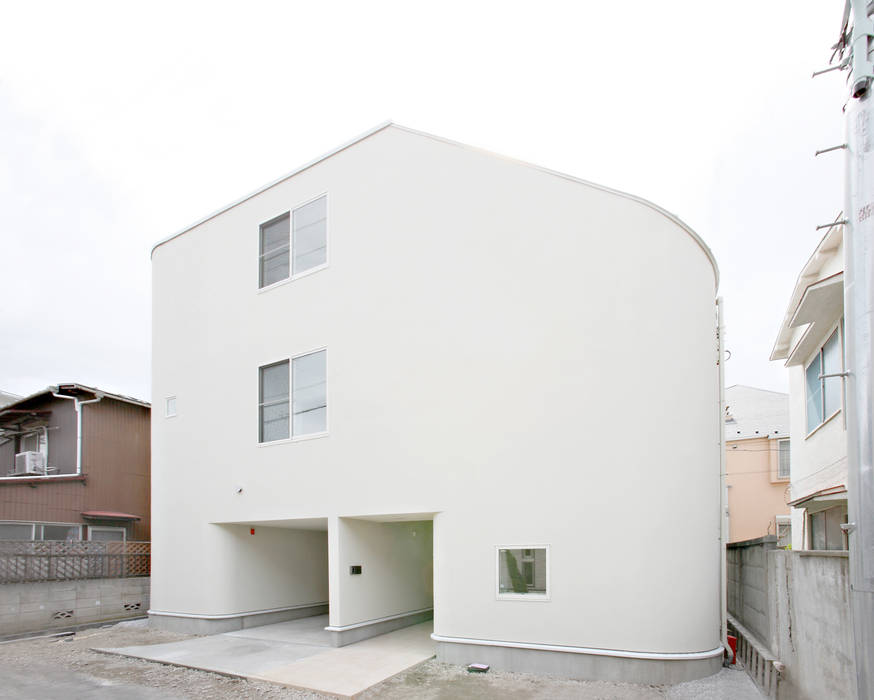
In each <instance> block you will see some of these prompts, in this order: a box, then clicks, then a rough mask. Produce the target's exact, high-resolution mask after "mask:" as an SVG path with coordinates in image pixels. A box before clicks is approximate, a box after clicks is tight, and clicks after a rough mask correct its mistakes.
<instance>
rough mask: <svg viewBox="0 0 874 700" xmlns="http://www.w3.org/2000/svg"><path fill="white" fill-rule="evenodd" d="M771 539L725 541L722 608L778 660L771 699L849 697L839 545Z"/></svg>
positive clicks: (851, 682) (848, 624) (848, 634)
mask: <svg viewBox="0 0 874 700" xmlns="http://www.w3.org/2000/svg"><path fill="white" fill-rule="evenodd" d="M775 546H776V538H775V537H764V538H760V539H758V540H749V541H747V542H735V543H732V544H729V545H728V548H727V552H726V558H727V569H728V590H727V594H728V612H729V614H730V615H731V616H732V617H734V618H735V619H736V620H737V621H738V622H739V623H740V625H741V626H742V627H743V628H745V630H744V633H745V634H747V635H748V636H750V638H751V639H750V641H751V645H752V646H759V647H761V649H760V652H761V653H760V654H759V656H761V657H762V658H766V657H767V658H774V659H776V660H777V661H778V662H779V663H780V669H781V671H780V674H779V682H778V683H777V685H776V688H771V689H770V690H771V691H772V692H773V695H774V696H776V698H777V699H778V700H782V699H783V698H786V699H787V700H788V699H790V698H791V699H792V700H821V699H822V698H829V700H843V699H846V700H851V699H855V698H856V685H855V683H856V666H855V648H854V644H853V624H852V617H851V612H850V581H849V561H848V557H847V552H843V551H785V550H782V549H775Z"/></svg>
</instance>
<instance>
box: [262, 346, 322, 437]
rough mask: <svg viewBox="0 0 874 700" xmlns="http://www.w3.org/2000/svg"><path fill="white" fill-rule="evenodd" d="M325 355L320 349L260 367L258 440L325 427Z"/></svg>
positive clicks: (293, 434)
mask: <svg viewBox="0 0 874 700" xmlns="http://www.w3.org/2000/svg"><path fill="white" fill-rule="evenodd" d="M327 355H328V353H327V351H326V350H319V351H318V352H312V353H309V354H307V355H301V356H299V357H295V358H292V359H291V361H290V362H289V360H283V361H282V362H276V363H274V364H272V365H266V366H264V367H261V368H259V375H260V376H259V382H260V390H259V426H260V427H259V438H258V439H259V441H260V442H273V441H274V440H284V439H287V438H289V437H300V436H302V435H314V434H318V433H324V432H326V431H327V429H328V395H327ZM289 365H290V368H291V372H290V374H289Z"/></svg>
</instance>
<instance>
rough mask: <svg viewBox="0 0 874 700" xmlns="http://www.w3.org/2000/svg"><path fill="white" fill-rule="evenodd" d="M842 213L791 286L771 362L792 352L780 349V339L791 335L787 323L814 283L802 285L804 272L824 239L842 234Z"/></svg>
mask: <svg viewBox="0 0 874 700" xmlns="http://www.w3.org/2000/svg"><path fill="white" fill-rule="evenodd" d="M843 215H844V212H843V211H840V212H838V215H837V216H836V217H835V220H834V222H833V223H832V225H831V226H829V227H828V229H826V232H825V233H824V234H823V237H822V238H821V239H820V240H819V243H817V244H816V248H814V249H813V252H812V253H811V254H810V257H809V258H807V262H805V263H804V265H803V267H802V268H801V270H800V272H799V273H798V277H797V278H796V279H795V285H794V286H793V287H792V293H791V294H790V296H789V304H788V305H787V308H786V312H785V313H784V314H783V320H782V321H780V328H779V329H778V330H777V337H776V338H775V339H774V345H773V346H772V348H771V354H770V355H769V356H768V359H769V360H770V361H771V362H776V361H777V360H787V361H788V359H789V355H791V354H792V347H789V346H786V349H785V350H781V349H780V347H781V341H783V340H784V338H786V337H787V336H789V335H791V333H790V332H789V323H790V322H791V321H792V317H793V316H794V315H795V309H796V308H797V307H798V303H799V302H800V301H801V297H802V296H803V294H804V291H805V290H806V289H807V288H808V287H809V286H810V285H811V284H815V282H811V283H809V284H804V285H803V286H802V282H803V281H804V280H805V279H807V278H806V277H805V274H806V273H807V272H808V271H809V270H810V269H811V268H812V267H813V264H814V262H815V261H816V260H817V259H818V256H819V254H820V252H821V251H822V250H823V249H824V246H825V243H826V241H827V240H831V239H832V237H836V236H837V235H838V233H840V234H841V235H842V236H843V232H844V229H843V226H844V225H843V224H842V223H840V219H841V217H842V216H843Z"/></svg>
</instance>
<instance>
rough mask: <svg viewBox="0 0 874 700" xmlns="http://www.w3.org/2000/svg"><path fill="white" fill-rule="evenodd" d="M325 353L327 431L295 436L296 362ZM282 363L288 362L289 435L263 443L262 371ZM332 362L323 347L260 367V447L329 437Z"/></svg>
mask: <svg viewBox="0 0 874 700" xmlns="http://www.w3.org/2000/svg"><path fill="white" fill-rule="evenodd" d="M323 350H324V351H325V429H324V430H323V431H322V432H320V433H306V434H305V435H295V434H294V414H293V413H292V405H291V403H292V401H293V400H294V361H295V360H296V359H297V358H299V357H306V356H307V355H314V354H315V353H317V352H322V351H323ZM280 362H288V434H289V437H287V438H279V439H278V440H269V441H267V442H261V411H260V406H261V401H260V381H261V376H260V372H261V369H262V368H264V367H269V366H270V365H278V364H279V363H280ZM330 362H331V353H329V352H328V346H327V345H323V346H321V347H318V348H313V349H312V350H307V351H306V352H299V353H297V354H295V355H289V356H288V357H280V358H279V359H276V360H271V361H269V362H263V363H261V364H259V365H258V372H259V375H258V382H259V384H258V392H259V393H258V395H257V396H256V399H258V400H257V401H256V405H257V406H258V407H259V411H258V425H257V426H256V431H257V432H256V433H255V434H256V436H257V440H258V447H270V446H272V445H284V444H286V443H289V442H304V441H305V440H317V439H319V438H323V437H328V435H329V434H330V432H331V401H330V400H329V396H328V376H329V375H330Z"/></svg>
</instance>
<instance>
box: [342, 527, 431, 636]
mask: <svg viewBox="0 0 874 700" xmlns="http://www.w3.org/2000/svg"><path fill="white" fill-rule="evenodd" d="M337 525H338V527H339V537H338V540H339V547H340V550H339V552H338V557H337V560H338V562H339V576H338V577H337V581H338V583H339V590H338V591H337V592H336V594H335V595H334V596H333V597H332V605H331V611H330V617H331V625H334V626H337V627H340V626H343V625H352V624H355V623H359V622H366V621H368V620H375V619H378V618H383V617H389V616H392V615H398V614H401V613H405V612H410V611H412V610H423V609H425V608H430V607H432V606H433V604H434V584H433V575H432V573H433V572H432V569H433V551H432V550H433V548H432V534H433V523H432V522H431V521H425V522H404V523H379V522H370V521H367V520H353V519H351V518H338V520H337ZM353 565H360V566H361V567H362V573H361V574H359V575H350V574H349V567H350V566H353Z"/></svg>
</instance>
